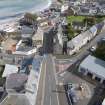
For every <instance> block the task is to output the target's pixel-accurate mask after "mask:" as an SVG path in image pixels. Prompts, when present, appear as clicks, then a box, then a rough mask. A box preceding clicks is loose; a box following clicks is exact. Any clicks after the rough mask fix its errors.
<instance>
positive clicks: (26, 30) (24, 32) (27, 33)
mask: <svg viewBox="0 0 105 105" xmlns="http://www.w3.org/2000/svg"><path fill="white" fill-rule="evenodd" d="M19 31H20V32H21V37H22V38H30V37H32V35H33V34H34V32H35V31H34V29H33V28H32V27H28V26H25V25H24V26H21V27H20V28H19Z"/></svg>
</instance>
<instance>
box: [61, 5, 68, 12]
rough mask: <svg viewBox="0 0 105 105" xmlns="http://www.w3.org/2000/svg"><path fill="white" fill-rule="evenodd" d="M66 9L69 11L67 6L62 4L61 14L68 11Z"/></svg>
mask: <svg viewBox="0 0 105 105" xmlns="http://www.w3.org/2000/svg"><path fill="white" fill-rule="evenodd" d="M68 9H69V6H68V4H64V5H62V7H61V12H62V13H63V12H65V11H66V10H68Z"/></svg>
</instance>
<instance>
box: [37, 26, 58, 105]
mask: <svg viewBox="0 0 105 105" xmlns="http://www.w3.org/2000/svg"><path fill="white" fill-rule="evenodd" d="M53 36H54V31H53V28H52V29H50V30H49V31H48V32H46V33H45V34H44V41H43V56H44V59H43V64H42V68H41V75H40V81H39V89H38V94H37V100H36V105H59V99H58V93H57V85H56V74H55V65H54V59H53V56H52V53H53Z"/></svg>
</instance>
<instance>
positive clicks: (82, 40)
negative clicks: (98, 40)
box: [67, 26, 97, 55]
mask: <svg viewBox="0 0 105 105" xmlns="http://www.w3.org/2000/svg"><path fill="white" fill-rule="evenodd" d="M96 33H97V28H96V26H93V27H91V28H90V29H89V30H88V31H85V32H83V33H81V34H79V35H78V36H76V37H75V38H73V39H72V40H70V41H69V42H68V43H67V47H68V54H69V55H72V54H74V53H76V52H78V51H79V50H80V48H81V47H82V46H84V45H85V44H86V43H87V42H88V41H90V40H91V39H92V38H93V37H94V36H95V35H96Z"/></svg>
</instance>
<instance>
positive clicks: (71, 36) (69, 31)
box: [67, 25, 75, 40]
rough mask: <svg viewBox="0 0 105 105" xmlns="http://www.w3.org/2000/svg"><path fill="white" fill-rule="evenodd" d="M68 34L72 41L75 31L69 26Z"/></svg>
mask: <svg viewBox="0 0 105 105" xmlns="http://www.w3.org/2000/svg"><path fill="white" fill-rule="evenodd" d="M67 33H68V40H71V39H72V38H73V37H74V34H75V31H74V30H73V28H72V26H71V25H68V28H67Z"/></svg>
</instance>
